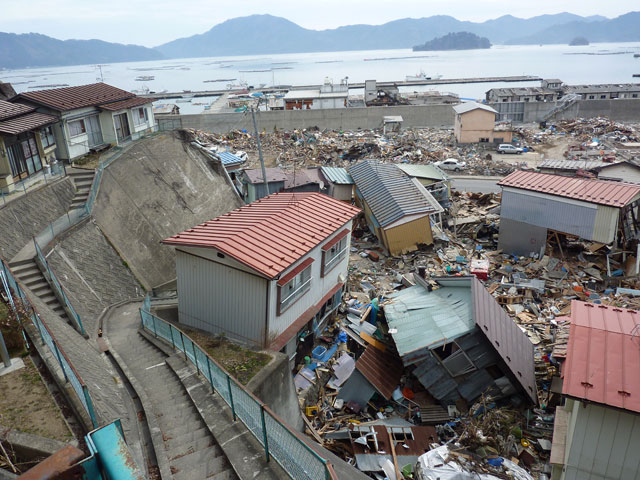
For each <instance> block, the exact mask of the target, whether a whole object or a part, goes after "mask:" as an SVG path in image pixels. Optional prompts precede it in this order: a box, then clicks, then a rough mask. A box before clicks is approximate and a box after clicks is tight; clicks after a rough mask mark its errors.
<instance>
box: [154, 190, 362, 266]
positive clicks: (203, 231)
mask: <svg viewBox="0 0 640 480" xmlns="http://www.w3.org/2000/svg"><path fill="white" fill-rule="evenodd" d="M359 212H360V210H359V209H358V208H356V207H353V206H351V205H348V204H346V203H345V202H341V201H340V200H336V199H335V198H332V197H329V196H327V195H324V194H322V193H275V194H273V195H269V196H268V197H264V198H261V199H260V200H257V201H255V202H253V203H250V204H249V205H245V206H244V207H240V208H238V209H237V210H233V211H232V212H229V213H227V214H225V215H221V216H220V217H218V218H214V219H213V220H210V221H208V222H205V223H202V224H200V225H198V226H196V227H194V228H190V229H188V230H185V231H184V232H182V233H179V234H177V235H174V236H173V237H169V238H167V239H166V240H164V241H163V242H162V243H165V244H168V245H176V246H179V245H184V246H191V247H205V248H207V247H208V248H216V249H218V250H220V251H221V252H224V253H226V254H227V255H229V256H231V257H233V258H235V259H236V260H238V261H239V262H242V263H244V264H245V265H247V266H249V267H251V268H253V269H254V270H256V271H258V272H260V273H262V274H264V275H265V276H267V277H269V278H275V277H276V276H277V275H278V274H280V273H282V272H283V271H284V270H286V269H287V268H288V267H290V266H291V265H293V264H294V263H295V262H297V261H298V260H299V259H300V258H302V257H303V256H304V255H305V254H306V253H307V252H309V251H310V250H311V249H313V248H314V247H316V246H317V245H319V244H320V243H322V242H323V241H324V240H325V239H326V238H327V237H329V236H330V235H332V234H333V233H335V232H336V231H337V230H338V229H340V228H341V227H343V226H344V225H345V224H346V223H347V222H348V221H349V220H351V219H352V218H353V217H355V216H356V215H357V214H358V213H359Z"/></svg>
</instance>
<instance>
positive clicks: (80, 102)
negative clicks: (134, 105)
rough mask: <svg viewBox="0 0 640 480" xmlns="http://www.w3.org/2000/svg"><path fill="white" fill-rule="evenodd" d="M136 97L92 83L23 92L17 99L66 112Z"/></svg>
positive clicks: (108, 86)
mask: <svg viewBox="0 0 640 480" xmlns="http://www.w3.org/2000/svg"><path fill="white" fill-rule="evenodd" d="M132 97H135V95H134V94H133V93H131V92H127V91H126V90H121V89H119V88H116V87H112V86H111V85H107V84H106V83H91V84H89V85H81V86H79V87H64V88H52V89H50V90H36V91H34V92H23V93H20V94H18V95H17V96H16V97H15V98H17V99H24V100H29V101H31V102H34V103H38V104H40V105H44V106H46V107H50V108H53V109H54V110H59V111H61V112H66V111H68V110H74V109H76V108H83V107H92V106H97V105H102V104H104V103H111V102H116V101H118V100H124V99H127V98H132Z"/></svg>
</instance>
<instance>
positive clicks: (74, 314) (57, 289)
mask: <svg viewBox="0 0 640 480" xmlns="http://www.w3.org/2000/svg"><path fill="white" fill-rule="evenodd" d="M33 244H34V245H35V247H36V255H37V257H38V259H39V260H40V263H42V265H43V266H44V268H45V270H46V276H47V277H49V285H51V287H53V289H54V290H55V292H56V293H57V294H58V297H59V298H61V299H62V302H63V303H64V306H65V307H67V310H69V313H70V314H71V316H72V317H73V321H74V322H75V323H76V325H77V326H78V328H80V333H81V334H82V335H86V332H85V331H84V327H83V326H82V319H81V318H80V315H78V312H76V310H75V308H73V305H71V302H70V301H69V297H67V294H66V292H65V291H64V288H62V285H61V284H60V282H59V281H58V279H57V278H56V276H55V274H54V273H53V270H51V268H49V264H48V263H47V259H46V257H45V256H44V254H43V253H42V250H40V246H39V245H38V242H37V241H36V239H35V237H34V239H33Z"/></svg>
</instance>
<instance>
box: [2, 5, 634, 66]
mask: <svg viewBox="0 0 640 480" xmlns="http://www.w3.org/2000/svg"><path fill="white" fill-rule="evenodd" d="M463 31H464V32H470V33H474V34H476V35H479V36H482V37H487V38H488V39H489V40H490V41H491V43H493V44H510V45H515V44H550V43H563V44H567V43H569V42H570V41H571V39H573V38H575V37H577V36H583V37H585V38H587V39H588V40H589V42H591V43H593V42H631V41H640V12H630V13H627V14H625V15H621V16H619V17H617V18H613V19H608V18H605V17H602V16H599V15H596V16H590V17H581V16H579V15H574V14H571V13H559V14H555V15H540V16H537V17H533V18H529V19H522V18H516V17H513V16H511V15H505V16H502V17H500V18H496V19H494V20H487V21H485V22H481V23H475V22H467V21H460V20H457V19H455V18H453V17H450V16H444V15H438V16H432V17H426V18H418V19H413V18H405V19H401V20H394V21H392V22H388V23H385V24H383V25H348V26H344V27H339V28H335V29H329V30H309V29H306V28H302V27H300V26H299V25H296V24H295V23H293V22H291V21H289V20H286V19H284V18H280V17H274V16H272V15H251V16H248V17H239V18H233V19H231V20H227V21H225V22H223V23H220V24H219V25H216V26H215V27H213V28H212V29H210V30H209V31H207V32H205V33H202V34H198V35H193V36H191V37H185V38H179V39H177V40H173V41H171V42H168V43H165V44H163V45H160V46H158V47H155V48H146V47H141V46H137V45H121V44H118V43H109V42H103V41H100V40H65V41H61V40H56V39H54V38H51V37H47V36H45V35H40V34H35V33H29V34H22V35H16V34H11V33H1V32H0V68H1V67H4V68H21V67H35V66H53V65H74V64H75V65H77V64H86V63H106V62H124V61H138V60H155V59H159V58H184V57H209V56H221V55H255V54H278V53H303V52H319V51H324V52H327V51H344V50H377V49H395V48H411V47H412V46H414V45H419V44H424V43H425V42H427V41H430V40H432V39H434V38H436V37H441V36H444V35H447V34H448V33H453V32H463Z"/></svg>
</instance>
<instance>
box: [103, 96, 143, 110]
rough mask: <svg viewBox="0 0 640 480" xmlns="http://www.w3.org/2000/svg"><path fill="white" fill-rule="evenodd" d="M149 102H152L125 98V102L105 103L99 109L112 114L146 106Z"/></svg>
mask: <svg viewBox="0 0 640 480" xmlns="http://www.w3.org/2000/svg"><path fill="white" fill-rule="evenodd" d="M151 102H152V100H151V99H150V98H143V97H133V98H127V99H126V100H120V101H118V102H111V103H105V104H104V105H100V108H101V109H102V110H110V111H112V112H115V111H116V110H123V109H125V108H132V107H139V106H141V105H146V104H147V103H151Z"/></svg>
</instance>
